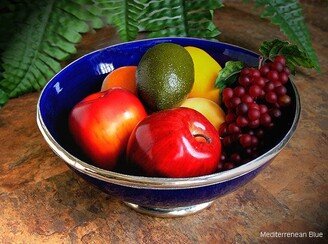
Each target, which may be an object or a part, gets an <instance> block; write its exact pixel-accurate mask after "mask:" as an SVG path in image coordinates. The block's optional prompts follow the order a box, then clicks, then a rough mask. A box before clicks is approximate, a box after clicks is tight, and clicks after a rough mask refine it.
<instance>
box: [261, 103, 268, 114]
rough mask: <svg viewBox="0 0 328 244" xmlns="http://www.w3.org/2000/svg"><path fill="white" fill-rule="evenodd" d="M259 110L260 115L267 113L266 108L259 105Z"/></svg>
mask: <svg viewBox="0 0 328 244" xmlns="http://www.w3.org/2000/svg"><path fill="white" fill-rule="evenodd" d="M259 108H260V109H259V110H260V113H261V114H264V113H266V112H268V107H267V106H266V105H264V104H260V105H259Z"/></svg>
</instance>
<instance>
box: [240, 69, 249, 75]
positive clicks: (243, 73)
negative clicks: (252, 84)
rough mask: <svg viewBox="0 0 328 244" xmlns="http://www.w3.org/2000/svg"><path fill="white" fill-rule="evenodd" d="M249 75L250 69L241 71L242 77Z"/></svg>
mask: <svg viewBox="0 0 328 244" xmlns="http://www.w3.org/2000/svg"><path fill="white" fill-rule="evenodd" d="M248 74H249V69H248V68H244V69H242V70H241V75H248Z"/></svg>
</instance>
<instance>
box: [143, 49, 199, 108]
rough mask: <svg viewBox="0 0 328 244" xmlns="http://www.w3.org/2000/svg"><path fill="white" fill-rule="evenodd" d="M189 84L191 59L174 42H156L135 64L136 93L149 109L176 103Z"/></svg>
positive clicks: (186, 92)
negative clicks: (136, 65) (136, 64)
mask: <svg viewBox="0 0 328 244" xmlns="http://www.w3.org/2000/svg"><path fill="white" fill-rule="evenodd" d="M193 84H194V64H193V61H192V59H191V56H190V55H189V53H188V52H187V51H186V50H185V49H184V48H183V47H182V46H180V45H178V44H174V43H161V44H157V45H155V46H153V47H151V48H150V49H148V50H147V52H146V53H145V54H144V55H143V56H142V58H141V60H140V62H139V64H138V68H137V90H138V95H139V97H140V98H141V100H142V101H143V103H144V104H145V105H146V106H147V107H148V108H150V109H151V110H152V111H160V110H164V109H169V108H174V107H179V106H180V104H181V103H182V102H183V101H184V100H185V99H186V98H187V96H188V94H189V93H190V91H191V89H192V86H193Z"/></svg>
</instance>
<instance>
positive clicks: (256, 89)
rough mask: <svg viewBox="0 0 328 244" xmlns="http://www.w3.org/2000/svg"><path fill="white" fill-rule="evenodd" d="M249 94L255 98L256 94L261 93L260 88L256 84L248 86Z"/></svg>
mask: <svg viewBox="0 0 328 244" xmlns="http://www.w3.org/2000/svg"><path fill="white" fill-rule="evenodd" d="M248 93H249V95H250V96H251V97H253V98H256V97H258V96H260V95H261V93H262V89H261V87H260V86H258V85H252V86H251V87H250V88H249V91H248Z"/></svg>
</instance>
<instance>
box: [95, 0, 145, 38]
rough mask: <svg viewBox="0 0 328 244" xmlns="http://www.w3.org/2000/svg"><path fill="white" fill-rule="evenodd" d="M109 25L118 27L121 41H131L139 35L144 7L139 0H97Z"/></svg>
mask: <svg viewBox="0 0 328 244" xmlns="http://www.w3.org/2000/svg"><path fill="white" fill-rule="evenodd" d="M95 3H96V6H97V7H98V8H99V9H101V10H102V15H103V16H105V17H106V20H107V22H108V23H110V24H113V25H114V26H116V27H117V31H118V33H119V35H120V38H121V40H123V41H131V40H134V39H136V37H137V35H138V31H139V28H138V24H139V19H140V16H141V13H142V9H143V8H144V5H143V4H142V3H141V2H140V1H138V0H111V1H108V0H95Z"/></svg>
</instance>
